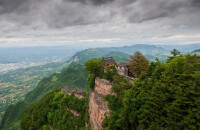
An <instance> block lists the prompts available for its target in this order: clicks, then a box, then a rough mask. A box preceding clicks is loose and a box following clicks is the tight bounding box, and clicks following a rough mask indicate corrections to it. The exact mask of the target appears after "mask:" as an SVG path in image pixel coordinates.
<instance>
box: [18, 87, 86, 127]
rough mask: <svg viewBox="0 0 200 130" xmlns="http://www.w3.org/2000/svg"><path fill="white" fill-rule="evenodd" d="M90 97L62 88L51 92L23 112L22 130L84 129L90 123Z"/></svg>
mask: <svg viewBox="0 0 200 130" xmlns="http://www.w3.org/2000/svg"><path fill="white" fill-rule="evenodd" d="M87 111H88V97H87V95H86V96H85V98H81V99H79V98H77V97H75V96H74V94H73V93H72V94H71V95H67V94H65V93H63V92H60V89H57V90H55V91H52V92H50V93H49V94H47V95H46V96H45V97H43V98H42V99H40V100H39V101H38V102H36V103H35V104H34V105H32V106H31V107H29V108H28V110H27V111H26V112H25V113H24V114H23V117H22V121H21V126H22V130H28V129H59V130H69V129H70V130H72V129H81V128H82V129H83V128H85V126H86V124H88V114H87V113H88V112H87Z"/></svg>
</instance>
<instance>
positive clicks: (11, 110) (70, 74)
mask: <svg viewBox="0 0 200 130" xmlns="http://www.w3.org/2000/svg"><path fill="white" fill-rule="evenodd" d="M63 86H76V87H78V88H82V89H86V88H87V71H86V70H85V69H84V67H83V66H82V65H80V64H77V63H72V64H71V65H70V66H69V67H67V68H65V69H63V70H62V72H61V73H54V74H53V75H52V76H50V77H47V78H43V79H42V80H41V81H40V82H39V83H38V85H37V87H36V88H35V89H34V90H32V91H31V92H29V93H28V94H27V95H26V97H25V99H24V100H23V101H20V102H18V103H17V104H15V105H11V106H9V107H8V109H6V112H5V115H4V116H3V119H2V122H1V126H0V129H3V130H7V129H15V130H16V129H20V120H21V116H22V114H23V113H24V111H25V110H26V108H27V107H29V106H31V105H32V104H34V103H35V102H36V101H38V100H40V99H41V98H42V97H44V96H45V95H46V94H48V93H49V92H50V91H52V90H55V89H57V88H60V87H63ZM19 104H23V105H21V106H20V105H19ZM18 109H20V111H15V110H18Z"/></svg>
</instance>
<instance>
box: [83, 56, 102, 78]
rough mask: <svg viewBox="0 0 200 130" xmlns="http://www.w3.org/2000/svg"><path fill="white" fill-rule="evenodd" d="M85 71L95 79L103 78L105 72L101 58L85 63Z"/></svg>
mask: <svg viewBox="0 0 200 130" xmlns="http://www.w3.org/2000/svg"><path fill="white" fill-rule="evenodd" d="M84 66H85V69H86V70H88V71H89V73H90V74H93V75H94V76H95V77H101V76H102V75H103V71H104V63H103V61H102V60H101V59H100V58H92V59H90V60H88V61H87V62H85V63H84Z"/></svg>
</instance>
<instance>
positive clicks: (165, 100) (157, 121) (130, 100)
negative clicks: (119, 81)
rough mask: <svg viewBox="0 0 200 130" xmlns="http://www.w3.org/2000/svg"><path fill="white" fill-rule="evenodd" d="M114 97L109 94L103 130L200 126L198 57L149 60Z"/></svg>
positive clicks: (178, 128) (195, 127) (192, 127)
mask: <svg viewBox="0 0 200 130" xmlns="http://www.w3.org/2000/svg"><path fill="white" fill-rule="evenodd" d="M114 80H115V79H114ZM115 87H117V86H115ZM119 87H120V86H119ZM115 89H117V88H115ZM117 90H118V91H120V89H117ZM118 93H120V92H118ZM118 99H119V101H117V100H116V98H115V97H109V100H108V101H109V106H111V107H110V108H111V109H112V108H113V107H112V106H115V107H114V109H112V112H111V116H110V117H109V118H107V119H106V120H104V124H103V126H104V128H106V129H112V130H115V129H124V130H125V129H127V130H128V129H138V128H142V129H175V130H182V129H194V130H198V129H200V123H199V122H200V57H198V56H195V55H194V56H192V55H185V56H175V57H174V58H173V59H171V60H169V62H168V63H160V62H159V61H157V62H152V63H151V64H150V65H149V67H148V69H147V71H146V72H144V73H143V74H142V75H141V76H140V77H139V78H138V79H136V80H135V81H134V84H133V86H132V88H130V89H128V90H126V91H121V94H120V98H118ZM121 102H122V103H121ZM119 104H120V105H119Z"/></svg>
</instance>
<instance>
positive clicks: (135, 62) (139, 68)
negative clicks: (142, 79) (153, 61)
mask: <svg viewBox="0 0 200 130" xmlns="http://www.w3.org/2000/svg"><path fill="white" fill-rule="evenodd" d="M148 64H149V61H148V60H147V59H146V57H145V56H143V55H142V53H140V52H138V51H137V52H135V53H134V55H131V57H130V61H129V67H130V71H131V72H132V73H133V74H135V75H136V77H139V76H140V74H141V73H142V72H144V71H146V70H147V68H148Z"/></svg>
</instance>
